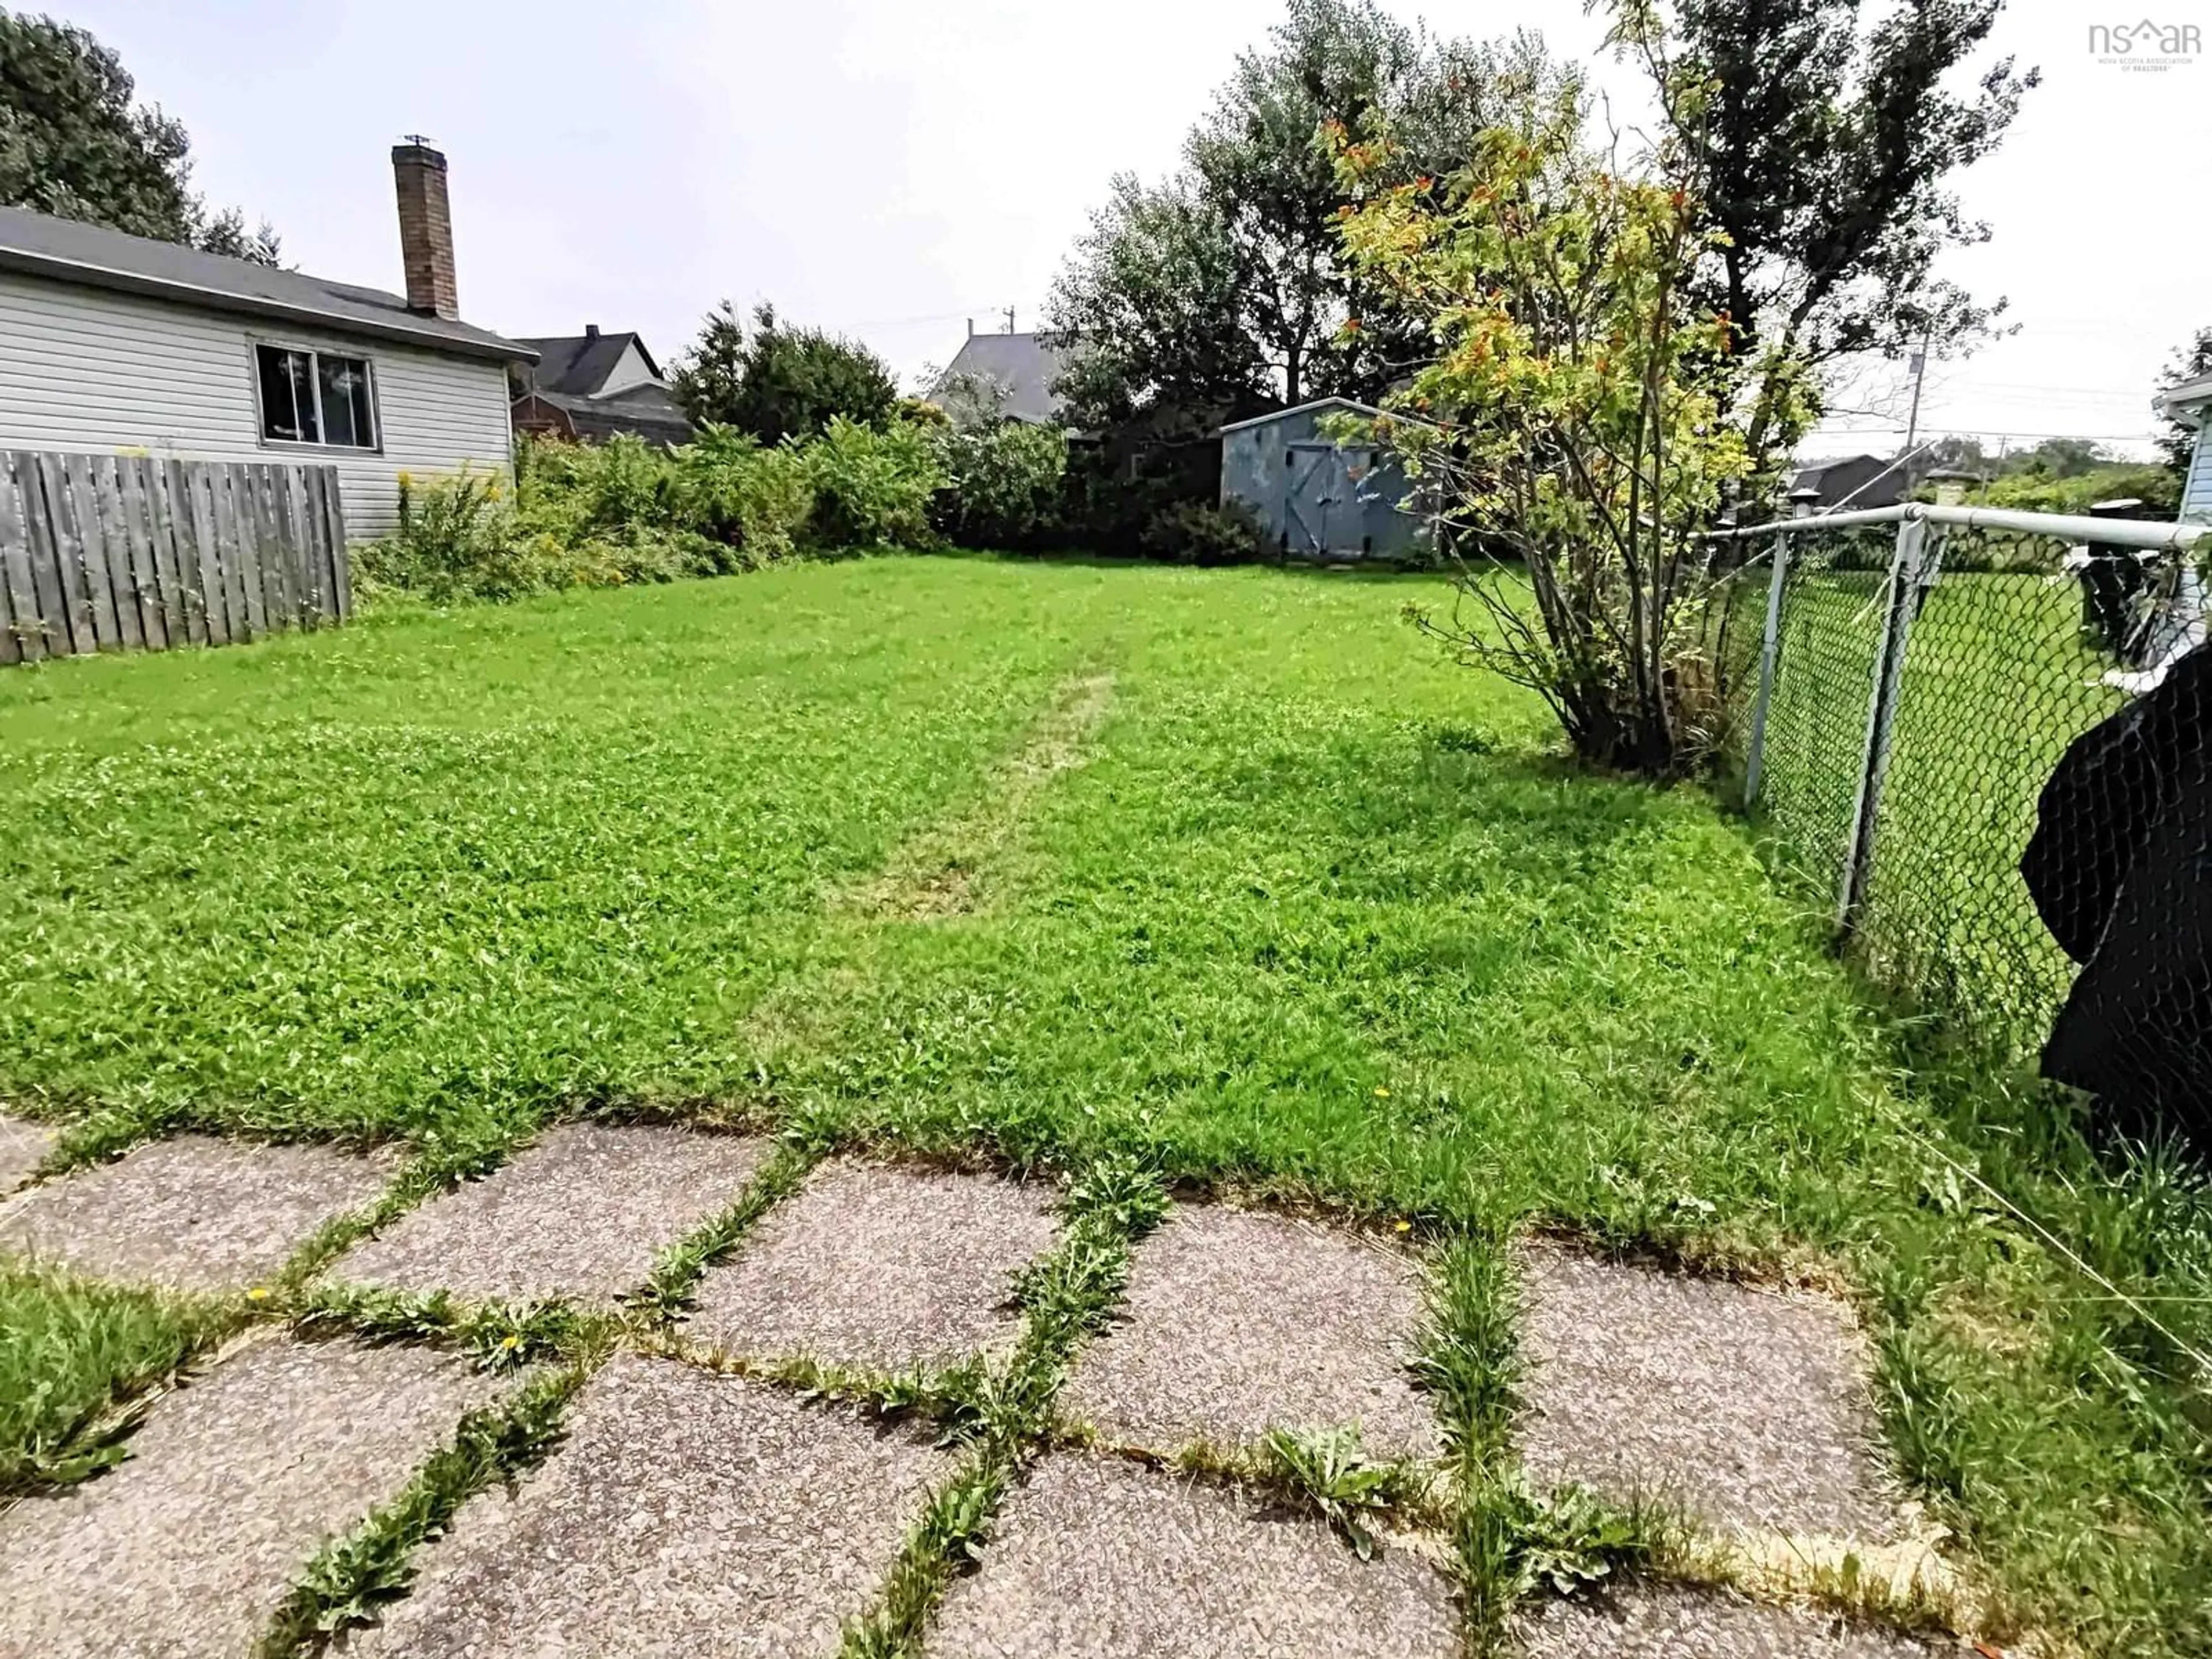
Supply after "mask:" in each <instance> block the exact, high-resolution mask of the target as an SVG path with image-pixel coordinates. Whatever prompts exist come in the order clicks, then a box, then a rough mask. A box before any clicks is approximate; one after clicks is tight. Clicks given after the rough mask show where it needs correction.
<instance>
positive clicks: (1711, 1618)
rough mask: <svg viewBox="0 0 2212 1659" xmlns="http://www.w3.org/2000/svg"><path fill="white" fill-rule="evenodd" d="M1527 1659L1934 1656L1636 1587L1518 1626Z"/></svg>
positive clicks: (1797, 1620)
mask: <svg viewBox="0 0 2212 1659" xmlns="http://www.w3.org/2000/svg"><path fill="white" fill-rule="evenodd" d="M1515 1623H1516V1626H1517V1632H1516V1633H1517V1634H1518V1636H1519V1637H1520V1639H1521V1644H1522V1645H1521V1652H1522V1656H1523V1659H1934V1654H1935V1651H1936V1650H1934V1649H1933V1648H1931V1647H1929V1645H1928V1644H1926V1643H1924V1642H1920V1641H1917V1640H1915V1639H1914V1638H1911V1637H1909V1636H1905V1635H1901V1634H1899V1632H1894V1631H1889V1630H1883V1629H1881V1628H1879V1627H1877V1626H1871V1625H1866V1624H1862V1623H1858V1622H1857V1621H1855V1620H1847V1619H1844V1618H1843V1617H1841V1616H1840V1615H1838V1614H1836V1613H1826V1612H1817V1611H1812V1610H1800V1609H1795V1608H1784V1607H1762V1606H1759V1605H1758V1604H1757V1603H1755V1602H1751V1601H1745V1600H1744V1599H1743V1598H1742V1597H1741V1596H1739V1595H1729V1594H1728V1593H1727V1592H1725V1591H1721V1590H1709V1589H1690V1588H1687V1587H1686V1586H1681V1585H1668V1584H1650V1583H1632V1584H1627V1585H1624V1586H1622V1587H1620V1588H1619V1589H1613V1590H1611V1591H1608V1592H1607V1593H1605V1594H1603V1595H1594V1596H1587V1597H1582V1598H1578V1599H1577V1600H1575V1601H1546V1602H1544V1603H1542V1604H1541V1605H1540V1606H1539V1607H1536V1608H1535V1609H1534V1611H1533V1612H1528V1613H1522V1614H1521V1615H1520V1616H1519V1617H1518V1618H1517V1619H1516V1621H1515Z"/></svg>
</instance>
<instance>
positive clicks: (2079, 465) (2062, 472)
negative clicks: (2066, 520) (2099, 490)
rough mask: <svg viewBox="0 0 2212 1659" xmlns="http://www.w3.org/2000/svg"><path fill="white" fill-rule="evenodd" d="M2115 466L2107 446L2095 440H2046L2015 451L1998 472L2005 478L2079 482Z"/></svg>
mask: <svg viewBox="0 0 2212 1659" xmlns="http://www.w3.org/2000/svg"><path fill="white" fill-rule="evenodd" d="M2110 465H2112V457H2111V456H2110V455H2108V454H2106V453H2105V448H2104V446H2103V445H2101V444H2100V443H2097V442H2095V441H2093V440H2091V439H2088V438H2045V440H2044V441H2042V442H2041V443H2039V444H2037V445H2035V446H2034V447H2032V448H2028V449H2015V450H2014V451H2013V452H2012V453H2010V454H2008V455H2007V456H2006V457H2005V458H2004V461H2003V463H2002V465H2000V466H1999V467H1998V468H1997V471H1998V474H1999V475H2000V476H2001V477H2037V478H2079V477H2085V476H2086V475H2087V474H2089V473H2091V472H2094V471H2096V470H2097V469H2098V468H2100V467H2105V466H2110Z"/></svg>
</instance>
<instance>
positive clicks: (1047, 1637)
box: [924, 1456, 1459, 1659]
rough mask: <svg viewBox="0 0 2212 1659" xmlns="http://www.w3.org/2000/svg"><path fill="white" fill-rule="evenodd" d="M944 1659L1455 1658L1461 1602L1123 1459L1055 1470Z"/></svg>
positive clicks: (1022, 1513)
mask: <svg viewBox="0 0 2212 1659" xmlns="http://www.w3.org/2000/svg"><path fill="white" fill-rule="evenodd" d="M924 1651H925V1652H926V1653H927V1654H929V1655H930V1656H933V1659H1214V1656H1221V1659H1228V1656H1237V1659H1243V1656H1266V1659H1343V1656H1346V1655H1351V1654H1358V1655H1359V1656H1361V1659H1415V1656H1420V1659H1450V1656H1453V1655H1455V1654H1457V1653H1458V1651H1459V1642H1458V1631H1457V1624H1456V1620H1455V1615H1454V1612H1453V1607H1452V1601H1451V1592H1450V1589H1449V1586H1448V1585H1447V1584H1446V1583H1445V1582H1444V1580H1443V1577H1441V1576H1439V1575H1438V1574H1437V1572H1436V1571H1434V1570H1433V1569H1432V1568H1431V1567H1429V1566H1428V1565H1425V1564H1424V1563H1422V1562H1420V1561H1418V1560H1415V1559H1413V1558H1412V1557H1410V1556H1407V1555H1405V1554H1403V1553H1400V1552H1395V1551H1389V1550H1385V1551H1384V1552H1383V1553H1381V1554H1379V1555H1378V1556H1377V1557H1376V1559H1374V1560H1372V1561H1368V1562H1363V1561H1361V1560H1360V1559H1359V1558H1358V1556H1356V1555H1354V1554H1353V1553H1352V1550H1351V1549H1350V1547H1347V1546H1346V1544H1344V1543H1343V1542H1342V1541H1340V1540H1339V1539H1337V1538H1336V1537H1335V1536H1334V1534H1331V1533H1330V1532H1329V1530H1328V1528H1327V1527H1325V1526H1323V1525H1322V1523H1321V1522H1318V1521H1316V1520H1314V1519H1311V1518H1310V1517H1306V1516H1285V1515H1283V1514H1281V1513H1279V1512H1278V1511H1273V1510H1270V1509H1269V1508H1268V1507H1267V1506H1266V1505H1264V1504H1262V1503H1261V1501H1259V1500H1257V1499H1255V1498H1254V1497H1252V1496H1251V1495H1249V1494H1247V1493H1244V1492H1238V1491H1236V1490H1234V1489H1225V1488H1221V1487H1217V1486H1199V1485H1194V1484H1193V1483H1191V1482H1190V1481H1188V1480H1186V1479H1184V1478H1183V1477H1181V1476H1178V1475H1175V1474H1167V1473H1165V1472H1163V1471H1158V1470H1153V1469H1147V1468H1140V1467H1139V1466H1138V1465H1136V1464H1133V1463H1128V1462H1121V1461H1120V1460H1118V1459H1109V1458H1095V1457H1090V1456H1054V1457H1048V1458H1046V1459H1045V1460H1044V1462H1042V1463H1041V1464H1039V1465H1038V1467H1037V1468H1036V1470H1035V1471H1034V1472H1033V1473H1032V1474H1030V1479H1029V1481H1028V1483H1027V1484H1026V1485H1025V1486H1022V1487H1020V1488H1019V1489H1018V1490H1017V1491H1015V1492H1012V1493H1011V1494H1009V1495H1008V1497H1007V1498H1006V1504H1005V1505H1004V1507H1003V1508H1002V1510H1000V1518H999V1521H998V1522H997V1524H996V1525H995V1526H994V1528H993V1531H992V1537H991V1541H990V1542H989V1543H987V1545H986V1546H985V1547H984V1549H983V1552H982V1561H981V1566H980V1567H979V1569H978V1570H977V1571H975V1574H974V1575H972V1576H971V1577H966V1578H963V1579H961V1580H959V1581H958V1582H957V1583H954V1584H953V1585H952V1587H951V1589H950V1590H948V1591H947V1593H946V1595H945V1603H944V1606H943V1607H942V1609H941V1610H940V1611H939V1615H938V1618H937V1621H936V1624H935V1626H934V1627H933V1629H932V1630H931V1632H930V1633H929V1635H928V1638H927V1641H926V1643H925V1644H924Z"/></svg>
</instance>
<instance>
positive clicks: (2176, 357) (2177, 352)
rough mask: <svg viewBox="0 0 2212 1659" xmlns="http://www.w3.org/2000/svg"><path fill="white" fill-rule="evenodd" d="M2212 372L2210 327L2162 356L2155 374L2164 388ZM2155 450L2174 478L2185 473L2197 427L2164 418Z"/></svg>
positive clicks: (2200, 378) (2200, 330) (2159, 384)
mask: <svg viewBox="0 0 2212 1659" xmlns="http://www.w3.org/2000/svg"><path fill="white" fill-rule="evenodd" d="M2208 374H2212V328H2200V329H2198V330H2197V333H2196V335H2195V337H2193V338H2192V339H2191V341H2190V342H2189V343H2188V344H2187V345H2185V346H2178V347H2176V348H2175V349H2174V351H2173V354H2172V356H2169V357H2168V358H2167V359H2166V369H2165V372H2164V373H2163V374H2160V376H2159V377H2158V388H2159V390H2160V391H2161V392H2164V391H2166V389H2167V388H2168V387H2170V386H2180V385H2183V384H2185V382H2187V381H2190V380H2203V378H2204V377H2205V376H2206V375H2208ZM2158 448H2159V453H2160V454H2161V455H2163V456H2165V457H2166V466H2167V468H2168V470H2170V471H2172V474H2173V476H2174V477H2176V478H2178V479H2179V478H2186V477H2188V476H2189V460H2190V457H2191V456H2192V455H2194V454H2195V453H2197V428H2195V427H2193V426H2191V425H2190V424H2188V423H2187V422H2185V421H2176V420H2168V421H2167V422H2166V430H2165V431H2164V432H2163V433H2161V434H2160V436H2159V440H2158Z"/></svg>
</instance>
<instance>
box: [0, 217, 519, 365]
mask: <svg viewBox="0 0 2212 1659" xmlns="http://www.w3.org/2000/svg"><path fill="white" fill-rule="evenodd" d="M0 270H12V271H15V272H18V273H20V274H21V275H23V276H44V277H48V278H51V279H52V280H54V281H57V282H65V283H82V285H84V286H85V287H88V288H103V289H112V290H113V291H115V292H118V293H124V294H143V295H149V296H150V297H153V298H155V299H164V300H173V301H179V302H181V303H184V304H188V305H195V306H199V307H204V308H205V309H207V310H210V311H231V312H240V313H245V314H246V315H247V316H252V317H270V318H275V319H278V320H281V321H283V322H289V323H307V324H313V325H319V326H322V327H325V328H336V329H342V330H343V331H346V332H348V333H351V334H365V335H368V336H371V337H374V338H377V339H386V340H398V341H404V342H405V343H409V344H411V345H417V346H422V347H424V348H426V349H431V350H438V351H449V352H454V353H458V354H459V355H461V356H471V357H489V358H492V359H494V360H495V361H497V362H510V363H520V362H532V361H533V360H534V359H535V358H536V357H537V356H538V354H537V353H536V352H535V351H534V350H532V349H531V348H530V347H529V346H528V345H526V344H525V343H521V342H520V341H515V340H509V339H506V338H504V337H501V336H500V335H497V334H494V333H492V332H491V331H489V329H482V328H475V327H471V325H469V324H467V323H461V322H449V321H447V319H445V318H442V317H434V316H430V315H428V314H427V313H422V312H419V311H410V310H409V309H408V307H407V301H405V300H404V298H402V297H401V296H400V295H397V294H387V293H386V292H385V291H384V290H383V289H375V288H361V287H358V286H356V284H354V283H334V282H331V281H330V280H329V279H327V278H325V277H321V276H309V275H307V272H305V271H301V270H276V268H275V267H273V266H270V265H263V264H255V263H254V262H253V261H252V260H251V259H234V258H230V257H229V256H228V255H227V254H222V253H203V252H200V251H199V249H197V248H193V247H185V246H181V245H180V244H178V243H175V242H161V241H155V240H154V239H153V238H151V237H148V236H131V235H127V234H125V233H124V232H122V231H119V230H110V229H108V228H106V226H105V225H88V224H85V223H83V222H81V221H79V220H76V219H57V218H54V217H52V216H51V215H48V214H44V213H33V212H32V211H31V210H29V209H28V208H14V207H0Z"/></svg>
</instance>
